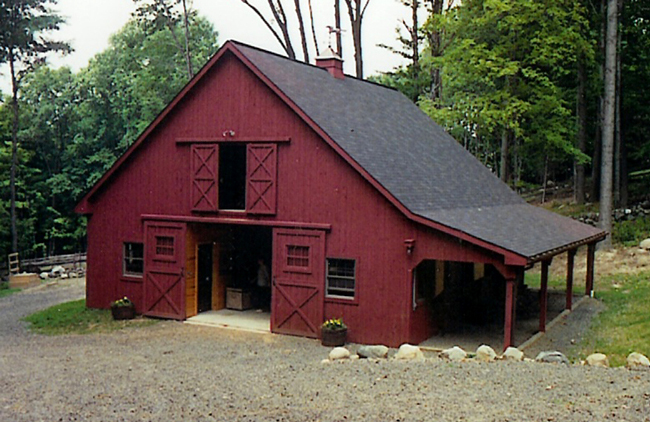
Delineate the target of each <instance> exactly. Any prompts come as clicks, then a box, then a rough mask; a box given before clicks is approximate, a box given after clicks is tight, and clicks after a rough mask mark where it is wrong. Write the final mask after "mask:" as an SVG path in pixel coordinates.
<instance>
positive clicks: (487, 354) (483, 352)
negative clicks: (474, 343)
mask: <svg viewBox="0 0 650 422" xmlns="http://www.w3.org/2000/svg"><path fill="white" fill-rule="evenodd" d="M496 358H497V353H496V352H495V351H494V349H493V348H491V347H490V346H488V345H487V344H483V345H481V346H479V347H478V349H476V359H477V360H480V361H483V362H490V361H493V360H495V359H496Z"/></svg>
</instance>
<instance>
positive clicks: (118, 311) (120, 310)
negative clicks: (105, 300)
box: [111, 296, 135, 320]
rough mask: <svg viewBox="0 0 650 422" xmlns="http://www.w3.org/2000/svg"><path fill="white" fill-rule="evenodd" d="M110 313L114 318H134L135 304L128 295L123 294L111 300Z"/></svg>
mask: <svg viewBox="0 0 650 422" xmlns="http://www.w3.org/2000/svg"><path fill="white" fill-rule="evenodd" d="M111 314H112V315H113V319H115V320H121V319H133V318H135V305H134V304H133V302H131V300H130V299H129V298H128V297H126V296H124V297H123V298H122V299H118V300H116V301H114V302H111Z"/></svg>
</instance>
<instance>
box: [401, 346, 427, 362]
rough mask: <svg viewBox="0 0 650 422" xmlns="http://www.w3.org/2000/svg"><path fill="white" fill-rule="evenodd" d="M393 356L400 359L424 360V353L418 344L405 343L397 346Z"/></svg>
mask: <svg viewBox="0 0 650 422" xmlns="http://www.w3.org/2000/svg"><path fill="white" fill-rule="evenodd" d="M394 358H395V359H400V360H424V354H423V353H422V350H420V348H419V347H418V346H413V345H412V344H407V343H405V344H402V345H401V346H400V347H399V349H398V350H397V353H395V356H394Z"/></svg>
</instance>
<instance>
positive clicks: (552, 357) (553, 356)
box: [535, 351, 570, 365]
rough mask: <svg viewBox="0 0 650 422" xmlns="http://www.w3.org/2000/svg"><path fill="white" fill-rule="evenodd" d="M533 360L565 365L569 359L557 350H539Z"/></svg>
mask: <svg viewBox="0 0 650 422" xmlns="http://www.w3.org/2000/svg"><path fill="white" fill-rule="evenodd" d="M535 362H542V363H564V364H566V365H569V364H570V362H569V359H567V357H566V356H564V354H563V353H561V352H558V351H549V352H539V354H538V355H537V357H536V358H535Z"/></svg>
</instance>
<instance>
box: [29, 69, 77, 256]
mask: <svg viewBox="0 0 650 422" xmlns="http://www.w3.org/2000/svg"><path fill="white" fill-rule="evenodd" d="M77 88H78V87H77V80H76V78H75V76H74V74H73V73H72V71H71V70H70V69H69V68H65V67H64V68H61V69H58V70H52V69H50V68H49V67H47V66H43V65H41V66H38V67H36V68H35V69H34V71H33V72H31V73H29V74H28V75H26V76H25V78H24V80H23V83H22V88H21V91H22V95H21V110H22V114H23V115H24V116H26V117H27V118H28V119H25V118H23V119H22V120H23V122H26V121H27V120H28V121H29V123H27V124H26V123H23V124H22V125H21V127H20V138H21V139H22V141H23V146H24V148H25V149H27V150H29V151H31V152H32V153H33V154H31V157H30V160H29V162H28V163H27V164H28V166H29V168H30V169H32V170H34V171H35V172H34V174H33V175H32V177H31V178H30V181H29V183H30V187H31V189H30V190H28V191H25V192H24V193H23V196H24V197H25V200H26V203H28V204H29V205H28V208H29V212H31V213H33V214H36V215H38V219H37V221H36V223H35V224H36V226H35V227H34V230H35V233H34V234H33V236H32V240H33V245H32V247H31V249H32V251H33V252H34V253H37V252H40V251H41V250H42V252H44V253H47V254H56V253H62V252H65V251H71V250H69V249H68V248H72V249H74V250H78V247H79V246H80V241H81V239H80V236H79V233H77V230H76V229H75V227H77V226H80V220H81V219H80V218H79V217H78V216H76V215H75V214H74V213H73V211H72V210H73V209H74V205H75V203H76V199H77V195H78V194H79V193H80V191H81V190H80V189H79V188H78V187H76V186H74V184H73V183H71V180H70V179H69V178H68V177H66V174H65V173H66V171H67V170H68V169H67V166H68V163H69V162H70V157H68V146H69V144H70V143H71V142H73V140H74V138H75V136H76V134H77V132H78V127H79V125H78V123H79V120H80V117H79V109H78V104H79V96H78V89H77ZM62 226H69V227H66V228H65V229H63V227H62ZM35 247H36V250H35V249H34V248H35Z"/></svg>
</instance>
